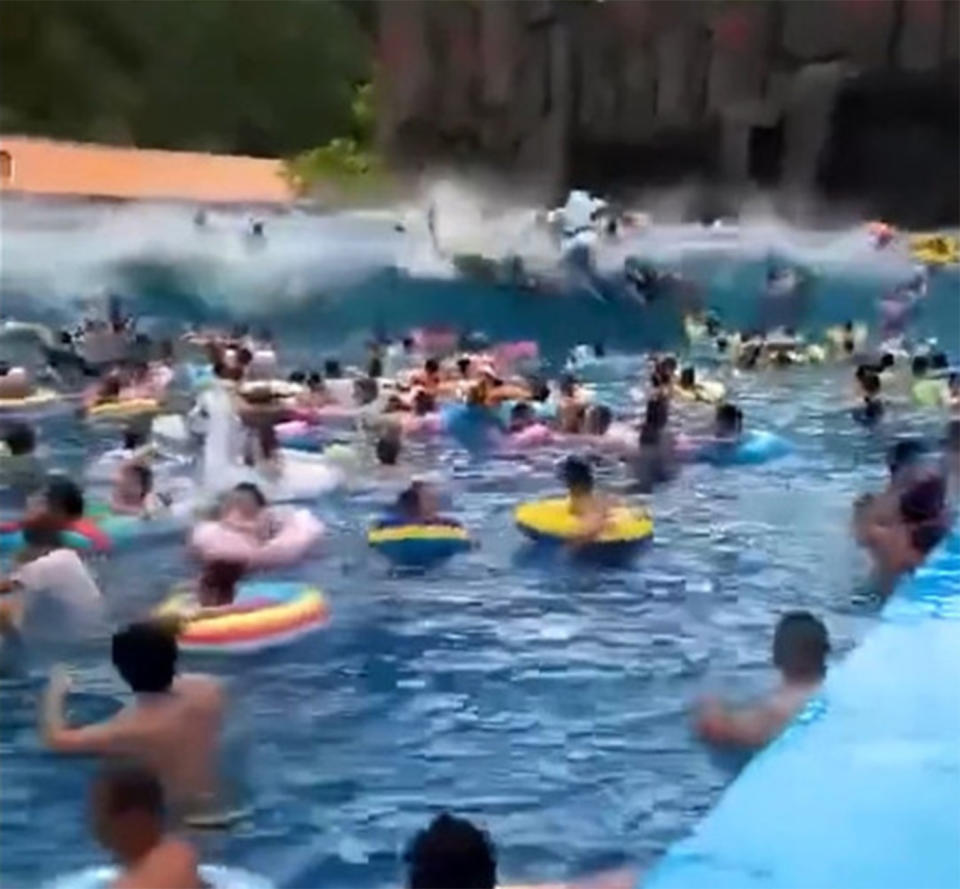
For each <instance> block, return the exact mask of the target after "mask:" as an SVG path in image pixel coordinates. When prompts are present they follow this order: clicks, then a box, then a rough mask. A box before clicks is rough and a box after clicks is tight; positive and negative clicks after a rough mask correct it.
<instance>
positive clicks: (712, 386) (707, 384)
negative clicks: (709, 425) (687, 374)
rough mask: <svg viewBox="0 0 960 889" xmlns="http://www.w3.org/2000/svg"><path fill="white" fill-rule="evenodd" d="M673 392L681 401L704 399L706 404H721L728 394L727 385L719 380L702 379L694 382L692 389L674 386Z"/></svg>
mask: <svg viewBox="0 0 960 889" xmlns="http://www.w3.org/2000/svg"><path fill="white" fill-rule="evenodd" d="M673 394H674V395H676V396H677V398H679V399H680V400H681V401H702V402H703V403H705V404H719V403H720V402H721V401H723V399H724V396H726V394H727V387H726V386H724V385H723V383H721V382H720V381H719V380H702V381H698V382H696V383H694V384H693V388H692V389H684V388H683V386H679V385H678V386H674V387H673Z"/></svg>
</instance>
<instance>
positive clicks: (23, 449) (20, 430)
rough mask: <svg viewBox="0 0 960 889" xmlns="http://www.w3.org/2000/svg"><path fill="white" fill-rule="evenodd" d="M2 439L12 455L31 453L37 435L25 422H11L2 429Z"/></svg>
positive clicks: (35, 444) (19, 455) (20, 455)
mask: <svg viewBox="0 0 960 889" xmlns="http://www.w3.org/2000/svg"><path fill="white" fill-rule="evenodd" d="M3 441H4V444H6V446H7V450H8V451H9V452H10V455H11V456H13V457H22V456H24V455H26V454H32V453H33V451H34V449H35V448H36V446H37V436H36V433H34V431H33V428H32V427H31V426H28V425H27V424H26V423H13V424H11V425H10V426H8V427H7V428H6V429H4V430H3Z"/></svg>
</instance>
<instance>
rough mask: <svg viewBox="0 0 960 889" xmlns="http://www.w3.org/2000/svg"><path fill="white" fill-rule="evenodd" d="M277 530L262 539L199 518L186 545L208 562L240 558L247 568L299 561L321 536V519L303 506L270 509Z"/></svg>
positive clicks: (277, 565) (260, 567)
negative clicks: (280, 510)
mask: <svg viewBox="0 0 960 889" xmlns="http://www.w3.org/2000/svg"><path fill="white" fill-rule="evenodd" d="M274 515H275V516H276V518H277V519H278V520H279V524H280V527H279V530H278V531H277V533H276V534H274V535H273V537H271V538H270V539H269V540H267V541H266V542H265V543H259V542H257V541H256V540H254V539H252V538H251V537H250V535H248V534H244V533H242V532H240V531H236V530H234V529H233V528H230V527H229V526H228V525H224V524H223V523H222V522H218V521H210V522H201V523H200V524H199V525H197V527H196V528H194V529H193V533H192V534H191V535H190V545H191V546H192V547H193V549H195V550H196V551H197V553H199V555H200V556H201V557H202V558H203V559H205V560H206V561H208V562H213V561H223V562H242V563H243V564H245V565H246V566H247V567H248V568H259V569H266V568H277V567H280V566H283V565H290V564H293V563H294V562H299V561H300V560H301V559H302V558H303V557H304V556H306V554H307V552H308V551H309V550H310V548H311V547H312V546H313V545H314V544H315V543H317V541H318V540H320V538H321V537H322V536H323V531H324V528H323V523H322V522H321V521H320V520H319V519H317V518H315V517H314V516H313V515H312V514H311V513H310V512H308V511H307V510H305V509H296V510H292V511H289V512H284V513H281V512H279V511H278V510H274Z"/></svg>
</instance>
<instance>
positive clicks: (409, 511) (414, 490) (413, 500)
mask: <svg viewBox="0 0 960 889" xmlns="http://www.w3.org/2000/svg"><path fill="white" fill-rule="evenodd" d="M394 508H395V509H396V511H397V512H398V513H400V515H402V516H404V517H405V518H409V519H413V518H416V516H417V513H419V511H420V485H419V483H417V482H413V483H412V484H410V485H409V486H408V487H406V488H404V489H403V490H402V491H401V492H400V494H399V495H398V496H397V502H396V504H395V506H394Z"/></svg>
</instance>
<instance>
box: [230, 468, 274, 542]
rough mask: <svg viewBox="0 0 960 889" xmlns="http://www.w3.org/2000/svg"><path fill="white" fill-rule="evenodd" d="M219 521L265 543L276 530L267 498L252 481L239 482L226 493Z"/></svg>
mask: <svg viewBox="0 0 960 889" xmlns="http://www.w3.org/2000/svg"><path fill="white" fill-rule="evenodd" d="M219 521H220V523H221V524H222V525H225V526H226V527H228V528H229V529H230V530H231V531H236V532H238V533H240V534H244V535H246V536H247V537H249V538H250V539H251V540H253V541H254V542H256V543H266V542H267V541H268V540H269V539H270V538H271V537H272V536H273V534H274V532H275V530H276V529H275V528H274V523H273V519H272V516H271V515H270V510H269V509H268V506H267V498H266V497H265V496H264V495H263V491H261V490H260V489H259V488H258V487H257V486H256V485H255V484H253V483H252V482H241V483H240V484H239V485H237V486H236V487H235V488H234V489H233V490H232V491H231V492H230V493H229V494H228V495H227V497H226V500H225V501H224V503H223V507H222V508H221V510H220V517H219Z"/></svg>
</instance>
